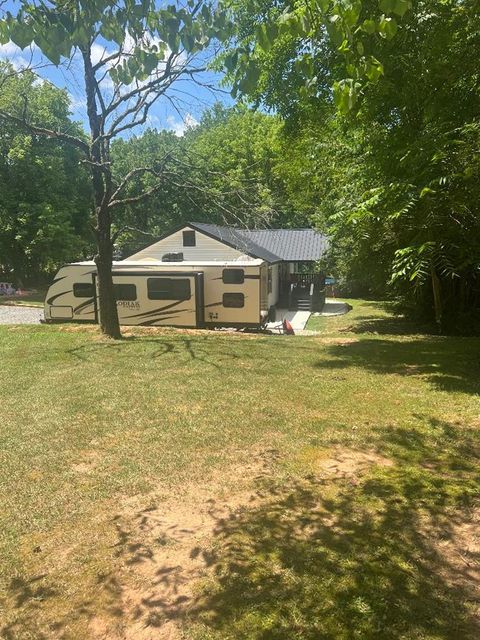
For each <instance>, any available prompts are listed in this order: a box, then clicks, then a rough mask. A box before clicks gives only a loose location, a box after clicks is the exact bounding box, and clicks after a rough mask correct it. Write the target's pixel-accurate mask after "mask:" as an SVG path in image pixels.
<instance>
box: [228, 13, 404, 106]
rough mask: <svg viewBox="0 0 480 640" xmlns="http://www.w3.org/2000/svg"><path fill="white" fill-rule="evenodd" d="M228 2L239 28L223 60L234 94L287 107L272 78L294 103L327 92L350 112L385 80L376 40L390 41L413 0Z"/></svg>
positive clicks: (326, 94)
mask: <svg viewBox="0 0 480 640" xmlns="http://www.w3.org/2000/svg"><path fill="white" fill-rule="evenodd" d="M226 4H227V5H228V7H229V8H230V11H231V12H232V13H233V16H234V22H235V24H236V25H237V29H236V32H235V34H234V36H233V37H232V38H231V40H230V45H231V46H230V48H229V50H227V52H226V53H225V54H224V55H223V56H222V57H221V59H220V60H221V64H222V65H223V67H224V68H225V70H226V71H227V72H228V78H229V80H230V82H231V83H232V85H233V90H232V94H233V95H234V97H236V96H247V97H249V98H250V99H257V100H258V99H262V100H263V101H266V102H267V104H270V105H271V106H275V107H276V106H278V105H281V106H282V107H284V105H285V95H282V89H281V88H280V85H279V84H278V83H277V86H276V87H275V86H274V85H273V86H272V83H271V80H272V77H273V78H277V79H282V81H283V82H285V81H286V82H285V85H286V87H285V88H286V91H287V94H288V95H290V96H295V94H296V98H294V99H295V101H298V100H300V101H301V100H306V99H307V100H308V99H309V98H313V97H315V98H319V97H323V98H325V97H326V96H328V95H329V94H332V95H333V99H334V101H335V104H336V105H337V107H338V109H339V110H340V111H341V112H342V113H348V112H349V111H351V110H352V109H354V107H355V106H356V104H357V102H358V100H359V98H360V97H361V95H362V93H363V91H364V90H365V89H366V88H368V86H369V85H374V84H376V83H377V82H378V80H379V79H380V78H381V77H382V76H383V73H384V69H383V63H382V61H381V60H379V59H378V58H377V57H376V56H375V55H374V52H373V48H374V46H375V45H374V43H375V41H377V40H385V41H389V40H391V39H392V38H394V37H395V35H396V33H397V31H398V29H399V23H401V21H402V18H403V17H404V16H405V14H406V13H407V12H408V11H409V9H410V8H411V5H412V3H411V2H410V0H380V1H379V2H376V0H375V1H371V0H363V1H362V0H301V1H300V2H295V3H291V2H285V1H283V2H275V3H273V2H265V1H264V0H254V1H253V2H252V1H250V0H248V1H245V0H233V1H231V2H227V3H226ZM278 63H279V64H278ZM280 70H281V71H280ZM285 71H286V74H285V73H284V72H285Z"/></svg>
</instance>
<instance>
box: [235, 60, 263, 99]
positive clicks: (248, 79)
mask: <svg viewBox="0 0 480 640" xmlns="http://www.w3.org/2000/svg"><path fill="white" fill-rule="evenodd" d="M259 78H260V68H259V67H258V65H257V64H256V63H255V62H254V61H253V60H250V62H249V63H248V65H247V68H246V70H245V75H244V77H243V78H242V80H241V81H240V82H239V83H238V88H239V89H240V91H241V92H242V93H244V94H248V93H252V92H253V91H255V89H256V88H257V83H258V80H259Z"/></svg>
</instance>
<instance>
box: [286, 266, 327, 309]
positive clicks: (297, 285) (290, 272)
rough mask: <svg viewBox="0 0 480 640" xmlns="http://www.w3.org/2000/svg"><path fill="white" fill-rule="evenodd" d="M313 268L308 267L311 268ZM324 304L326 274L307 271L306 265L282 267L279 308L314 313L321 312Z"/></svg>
mask: <svg viewBox="0 0 480 640" xmlns="http://www.w3.org/2000/svg"><path fill="white" fill-rule="evenodd" d="M311 266H312V265H308V267H310V268H311ZM308 267H307V268H308ZM324 304H325V274H324V273H315V272H313V271H309V270H308V271H307V269H306V265H305V264H299V263H283V264H282V265H281V268H280V270H279V298H278V304H277V308H284V309H288V310H289V311H308V312H309V313H314V312H319V311H321V310H322V309H323V306H324Z"/></svg>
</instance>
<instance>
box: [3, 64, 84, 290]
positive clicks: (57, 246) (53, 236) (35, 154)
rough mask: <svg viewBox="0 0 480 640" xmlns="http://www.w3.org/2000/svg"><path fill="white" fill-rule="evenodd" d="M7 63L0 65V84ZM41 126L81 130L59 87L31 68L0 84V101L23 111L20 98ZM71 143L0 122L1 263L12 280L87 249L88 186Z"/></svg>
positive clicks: (46, 270) (32, 276)
mask: <svg viewBox="0 0 480 640" xmlns="http://www.w3.org/2000/svg"><path fill="white" fill-rule="evenodd" d="M11 72H12V68H11V67H9V66H8V65H1V66H0V85H2V79H4V78H5V77H6V76H7V75H8V74H9V73H11ZM24 100H26V101H28V103H29V108H30V110H31V113H32V115H33V116H34V118H35V119H36V121H37V122H38V123H39V124H41V125H43V126H47V127H65V128H67V127H68V128H69V129H70V130H75V129H76V130H77V131H78V132H80V131H81V130H80V127H79V126H78V125H76V124H74V123H72V121H71V120H70V117H69V101H68V96H67V94H66V92H65V91H62V90H59V89H56V88H55V87H53V86H52V85H51V84H50V83H48V82H40V83H39V82H38V81H37V78H36V76H35V75H34V74H33V73H25V74H23V75H22V76H21V77H19V76H17V77H13V78H11V79H10V80H9V82H8V83H5V85H4V86H3V87H2V90H1V93H0V109H8V110H9V111H11V112H12V113H16V114H18V115H20V114H21V111H22V109H23V101H24ZM79 159H80V158H79V153H78V152H77V150H75V149H73V148H71V147H69V146H68V145H65V144H64V143H62V142H57V141H54V140H47V139H45V138H42V137H38V136H35V135H32V134H29V133H28V132H26V131H24V130H21V129H19V128H18V127H17V126H15V125H13V124H10V123H5V124H4V125H3V126H2V129H1V133H0V256H1V258H0V271H1V272H3V274H4V277H11V278H12V279H14V280H15V281H16V282H17V283H18V284H21V283H23V282H25V280H29V281H33V282H35V281H37V282H38V279H39V278H42V276H43V277H44V276H45V274H51V272H52V271H54V270H55V269H56V268H57V267H58V266H59V265H60V264H62V263H64V262H68V261H70V260H72V259H75V258H81V257H82V253H83V252H85V251H89V250H91V248H90V244H91V237H90V232H89V229H88V219H87V216H88V209H89V204H90V192H89V188H88V183H87V175H86V172H85V170H84V168H83V167H81V166H79Z"/></svg>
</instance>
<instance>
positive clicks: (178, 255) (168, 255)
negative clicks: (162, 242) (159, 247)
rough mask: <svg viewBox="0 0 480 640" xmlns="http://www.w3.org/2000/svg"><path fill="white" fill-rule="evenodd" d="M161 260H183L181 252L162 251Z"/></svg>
mask: <svg viewBox="0 0 480 640" xmlns="http://www.w3.org/2000/svg"><path fill="white" fill-rule="evenodd" d="M162 262H183V253H164V254H163V256H162Z"/></svg>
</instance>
